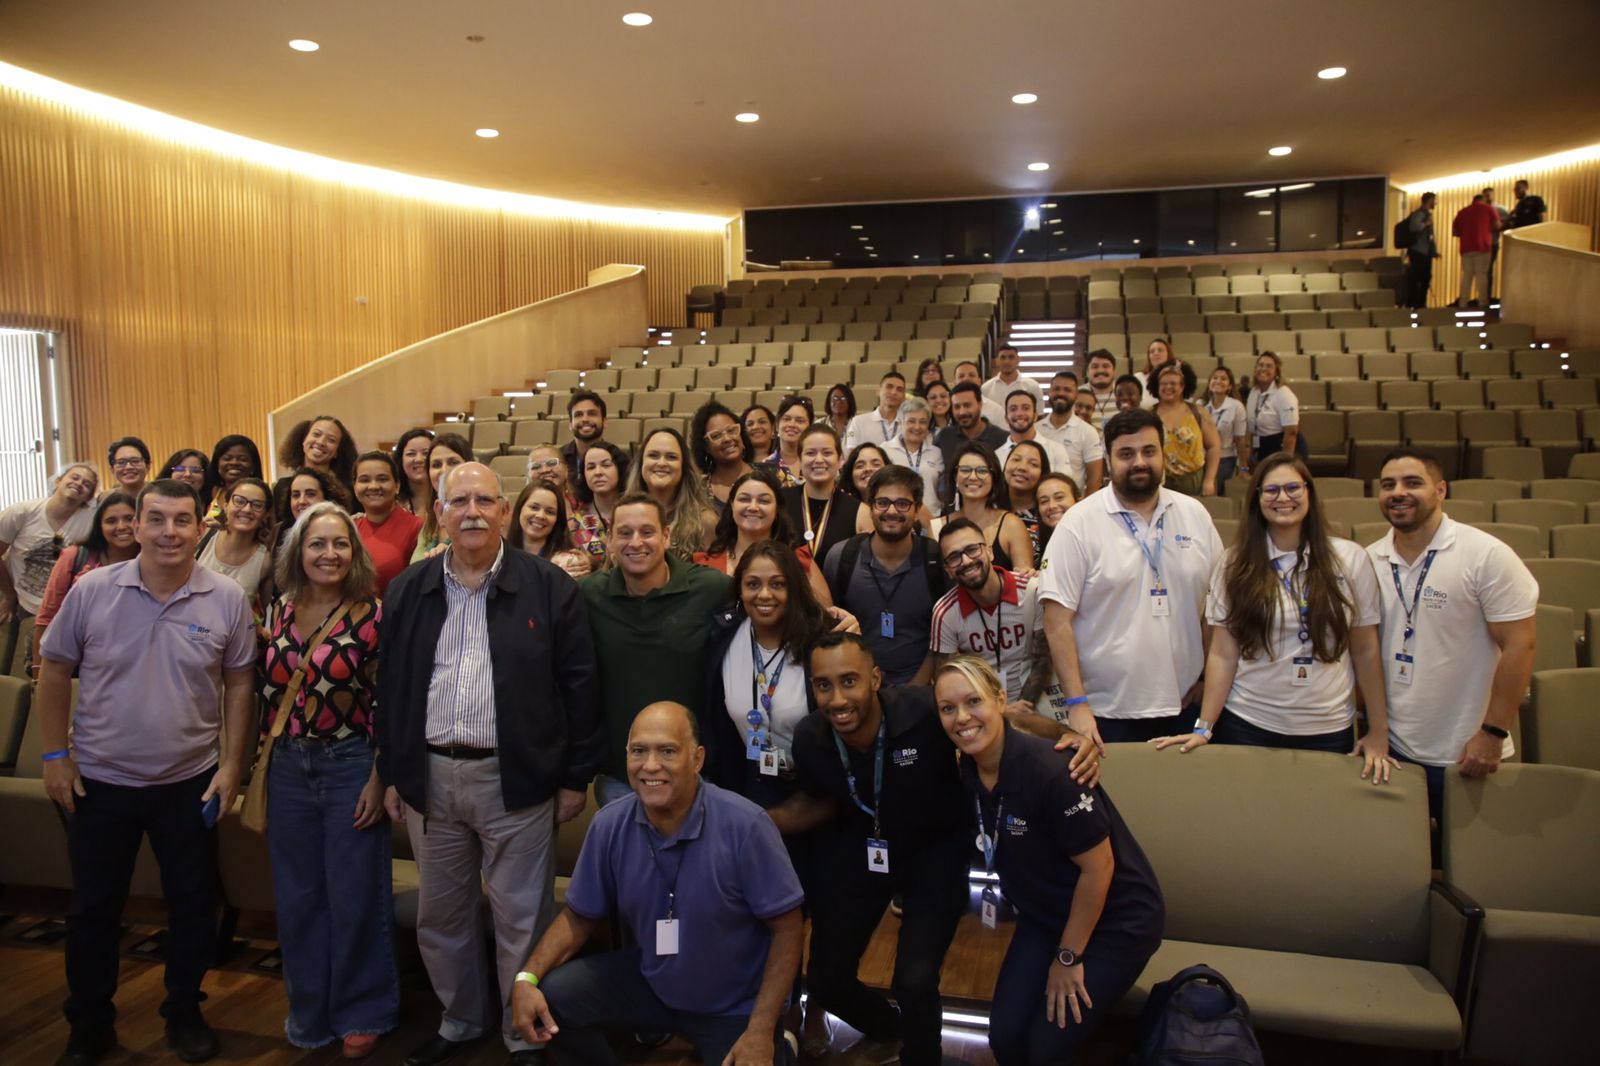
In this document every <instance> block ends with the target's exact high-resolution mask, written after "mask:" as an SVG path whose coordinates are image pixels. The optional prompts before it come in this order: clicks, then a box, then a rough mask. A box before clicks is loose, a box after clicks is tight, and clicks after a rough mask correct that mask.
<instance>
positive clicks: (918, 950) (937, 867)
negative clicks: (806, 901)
mask: <svg viewBox="0 0 1600 1066" xmlns="http://www.w3.org/2000/svg"><path fill="white" fill-rule="evenodd" d="M819 844H820V847H821V849H822V850H821V862H820V863H819V866H818V873H819V876H818V879H817V880H818V882H819V884H818V886H817V899H816V901H815V903H814V905H813V907H812V911H811V923H812V924H811V968H810V971H809V972H808V973H807V975H806V987H807V988H808V989H809V991H810V994H811V997H812V1004H813V1005H814V1006H817V1007H822V1008H824V1009H825V1010H828V1011H830V1012H832V1013H833V1014H836V1015H838V1016H839V1017H840V1018H842V1019H843V1020H844V1021H845V1022H846V1023H848V1024H849V1025H851V1026H853V1027H855V1028H856V1029H859V1030H861V1032H863V1033H865V1034H866V1035H867V1036H869V1037H871V1038H872V1039H874V1040H891V1039H894V1038H896V1037H899V1038H900V1039H902V1040H903V1041H904V1044H903V1046H902V1048H901V1052H900V1060H901V1061H902V1062H904V1063H906V1066H919V1064H923V1063H931V1064H937V1063H938V1062H939V1061H940V1051H939V1030H940V1026H941V1024H942V1021H943V1015H942V1010H941V1007H940V1002H939V968H940V967H941V966H942V965H943V964H944V956H945V952H946V951H948V950H949V948H950V941H951V940H953V939H954V938H955V934H956V924H957V923H958V922H959V921H960V920H961V915H962V914H964V913H965V912H966V909H967V904H968V890H967V870H968V867H969V863H970V859H971V854H972V841H970V840H962V839H952V838H947V839H944V840H941V841H937V842H935V843H931V844H927V845H922V846H918V847H912V846H910V845H908V844H906V843H903V842H902V843H900V844H899V845H898V846H897V845H896V842H895V840H894V838H892V837H891V838H890V839H889V873H887V874H878V873H872V872H870V871H869V870H868V869H867V841H866V837H865V835H863V834H858V833H851V832H848V831H838V830H834V831H824V836H823V838H822V840H821V841H819ZM896 893H898V894H899V895H900V905H901V908H902V912H903V913H902V916H901V919H900V940H899V943H898V944H897V945H896V948H895V959H894V978H893V980H892V981H891V983H890V989H891V990H892V991H893V992H894V998H895V1001H896V1002H897V1003H898V1004H899V1006H900V1010H899V1016H898V1018H897V1017H896V1012H895V1008H894V1007H893V1006H892V1005H891V1004H890V1003H889V1001H888V999H886V998H885V997H884V995H883V993H881V992H879V991H877V990H875V989H871V988H868V987H867V986H866V985H864V984H862V983H861V978H860V976H859V971H860V968H861V956H862V954H863V953H864V952H865V951H866V949H867V944H868V942H869V941H871V939H872V934H873V931H874V930H876V929H877V928H878V922H879V921H880V920H881V919H882V918H883V912H884V908H885V907H887V906H888V905H889V898H890V897H891V896H893V895H895V894H896Z"/></svg>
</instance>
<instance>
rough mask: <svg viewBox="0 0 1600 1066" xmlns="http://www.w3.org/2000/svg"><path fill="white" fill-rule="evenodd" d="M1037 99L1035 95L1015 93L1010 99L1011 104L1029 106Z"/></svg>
mask: <svg viewBox="0 0 1600 1066" xmlns="http://www.w3.org/2000/svg"><path fill="white" fill-rule="evenodd" d="M1038 99H1039V97H1038V94H1037V93H1017V94H1016V95H1015V96H1013V97H1012V98H1011V102H1012V103H1014V104H1031V103H1033V102H1035V101H1036V100H1038Z"/></svg>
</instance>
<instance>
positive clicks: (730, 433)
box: [706, 426, 739, 444]
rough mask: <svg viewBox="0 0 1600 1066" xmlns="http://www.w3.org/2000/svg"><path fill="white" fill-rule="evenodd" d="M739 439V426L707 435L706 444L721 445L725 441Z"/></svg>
mask: <svg viewBox="0 0 1600 1066" xmlns="http://www.w3.org/2000/svg"><path fill="white" fill-rule="evenodd" d="M738 439H739V427H737V426H729V427H728V428H727V429H719V430H717V431H716V432H715V433H707V434H706V443H707V444H721V443H723V442H724V441H730V440H738Z"/></svg>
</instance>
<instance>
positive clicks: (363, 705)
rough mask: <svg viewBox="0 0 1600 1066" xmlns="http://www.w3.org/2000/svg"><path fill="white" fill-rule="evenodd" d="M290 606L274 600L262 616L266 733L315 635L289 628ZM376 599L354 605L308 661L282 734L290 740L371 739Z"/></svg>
mask: <svg viewBox="0 0 1600 1066" xmlns="http://www.w3.org/2000/svg"><path fill="white" fill-rule="evenodd" d="M294 615H295V610H294V604H293V602H291V601H289V600H285V599H284V598H282V597H279V598H278V599H277V600H275V601H274V602H273V604H272V609H271V610H270V611H269V612H268V614H267V624H268V637H267V646H266V651H265V652H264V653H263V658H262V674H263V678H264V681H263V683H262V686H261V696H262V698H263V699H264V700H265V701H266V712H265V714H263V715H262V722H261V729H262V732H263V733H269V732H271V729H272V724H273V720H274V719H275V718H276V717H277V714H278V703H279V701H280V700H282V698H283V693H284V690H285V689H286V688H288V687H289V679H290V677H291V676H292V675H293V674H294V672H295V670H296V669H298V668H299V665H300V658H301V653H302V651H303V650H304V648H305V645H306V642H307V641H309V640H310V639H311V638H312V637H313V636H315V635H316V634H315V632H310V633H302V632H301V631H300V629H299V627H297V626H296V625H295V622H294ZM380 615H381V610H380V608H379V606H378V601H377V599H376V598H375V597H371V596H369V597H367V598H366V599H364V600H358V601H357V602H356V603H354V604H352V605H351V606H350V610H349V611H348V612H346V614H345V616H344V617H343V618H341V619H340V620H339V624H338V625H336V626H334V627H333V632H331V633H329V634H328V636H327V638H326V639H324V640H323V642H322V644H321V646H320V647H318V648H317V650H316V653H315V654H314V655H313V656H312V661H311V665H310V667H309V668H308V669H307V671H306V680H305V684H303V685H302V686H301V687H300V695H299V697H298V699H297V700H296V702H295V708H294V717H293V718H291V719H289V724H288V726H287V727H286V728H285V729H284V732H285V733H286V734H287V735H289V736H292V737H311V738H316V739H321V740H344V739H346V738H348V737H354V736H362V737H366V738H367V739H368V740H369V741H370V740H371V739H372V712H373V708H374V707H375V706H376V704H377V687H378V619H379V617H380Z"/></svg>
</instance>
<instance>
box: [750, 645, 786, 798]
mask: <svg viewBox="0 0 1600 1066" xmlns="http://www.w3.org/2000/svg"><path fill="white" fill-rule="evenodd" d="M787 662H788V656H787V655H785V654H784V648H783V645H781V644H780V645H779V646H778V650H777V651H775V652H773V653H772V655H771V657H770V658H767V659H765V660H763V658H762V655H761V645H760V644H759V643H757V642H756V627H755V624H754V623H751V625H750V666H751V670H750V692H751V701H750V702H751V703H752V705H753V706H751V708H750V710H749V711H747V712H746V713H745V716H744V718H745V721H747V722H749V723H750V739H749V741H748V742H747V743H746V744H745V749H744V757H745V758H746V759H749V760H750V761H751V762H754V763H758V764H759V765H760V767H761V772H762V773H763V774H764V775H766V776H767V777H776V776H778V752H777V749H775V748H773V746H772V736H771V731H770V729H769V728H768V725H767V723H768V722H770V721H771V717H772V697H773V694H774V693H775V692H777V691H778V679H779V678H781V677H782V676H783V667H784V665H785V664H786V663H787ZM773 663H777V668H776V669H774V668H773ZM763 712H764V713H763Z"/></svg>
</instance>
